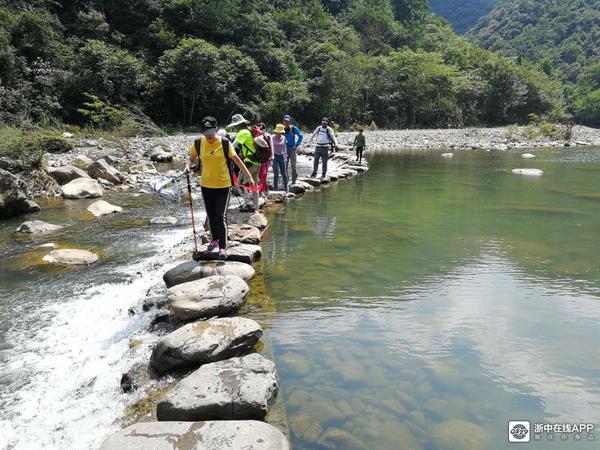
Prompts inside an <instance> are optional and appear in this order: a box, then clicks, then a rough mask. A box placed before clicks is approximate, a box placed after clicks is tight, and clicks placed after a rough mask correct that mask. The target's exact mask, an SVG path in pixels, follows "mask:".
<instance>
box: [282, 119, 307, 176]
mask: <svg viewBox="0 0 600 450" xmlns="http://www.w3.org/2000/svg"><path fill="white" fill-rule="evenodd" d="M292 120H293V119H292V116H290V115H289V114H286V115H285V116H283V126H284V136H285V141H286V144H285V145H286V150H287V165H286V168H285V172H286V175H287V177H288V180H289V179H290V171H291V178H292V184H293V183H295V182H296V179H297V178H298V171H297V169H296V151H297V150H298V147H300V145H302V140H303V139H304V135H303V134H302V132H301V131H300V129H299V128H298V127H297V126H295V125H293V124H292Z"/></svg>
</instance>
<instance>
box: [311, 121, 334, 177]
mask: <svg viewBox="0 0 600 450" xmlns="http://www.w3.org/2000/svg"><path fill="white" fill-rule="evenodd" d="M315 138H316V139H317V147H316V148H315V161H314V164H313V173H312V174H311V176H310V177H311V178H315V177H316V176H317V171H318V169H319V160H320V159H322V160H323V169H322V172H321V173H322V174H323V178H325V177H327V159H328V158H329V147H330V146H332V149H333V148H337V146H338V143H337V139H336V138H335V133H334V131H333V129H332V128H331V127H330V126H329V119H327V117H323V120H321V125H319V126H318V127H317V128H316V129H315V131H314V132H313V134H312V135H311V136H310V139H309V140H308V145H310V144H312V141H313V140H314V139H315Z"/></svg>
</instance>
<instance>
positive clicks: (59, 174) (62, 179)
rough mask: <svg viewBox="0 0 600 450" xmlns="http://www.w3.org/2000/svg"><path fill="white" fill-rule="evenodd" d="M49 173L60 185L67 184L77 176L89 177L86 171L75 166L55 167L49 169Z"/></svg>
mask: <svg viewBox="0 0 600 450" xmlns="http://www.w3.org/2000/svg"><path fill="white" fill-rule="evenodd" d="M49 174H50V176H51V177H52V178H54V179H55V180H56V181H57V182H58V184H60V185H63V184H67V183H69V182H70V181H73V180H76V179H77V178H90V176H89V175H88V174H87V172H85V171H83V170H81V169H79V168H78V167H75V166H61V167H57V168H56V169H52V170H50V172H49Z"/></svg>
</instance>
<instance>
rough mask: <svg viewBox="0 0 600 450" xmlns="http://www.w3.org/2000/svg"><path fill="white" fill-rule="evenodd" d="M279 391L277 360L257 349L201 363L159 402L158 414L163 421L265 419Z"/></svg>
mask: <svg viewBox="0 0 600 450" xmlns="http://www.w3.org/2000/svg"><path fill="white" fill-rule="evenodd" d="M276 394H277V372H276V370H275V364H274V363H273V361H270V360H268V359H267V358H265V357H264V356H261V355H259V354H258V353H253V354H251V355H247V356H244V357H241V358H231V359H229V360H227V361H220V362H216V363H212V364H206V365H204V366H202V367H200V368H199V369H198V370H196V371H195V372H193V373H192V374H190V375H189V376H187V377H186V378H184V379H183V380H182V381H181V382H179V384H177V385H176V386H175V387H174V388H173V390H172V391H171V392H169V393H168V394H167V396H166V397H165V398H164V399H163V400H161V401H160V402H159V403H158V405H157V409H156V416H157V418H158V420H159V421H169V420H186V421H194V420H240V419H262V418H263V417H265V416H266V415H267V412H268V411H269V408H270V407H271V404H272V403H273V400H274V399H275V395H276Z"/></svg>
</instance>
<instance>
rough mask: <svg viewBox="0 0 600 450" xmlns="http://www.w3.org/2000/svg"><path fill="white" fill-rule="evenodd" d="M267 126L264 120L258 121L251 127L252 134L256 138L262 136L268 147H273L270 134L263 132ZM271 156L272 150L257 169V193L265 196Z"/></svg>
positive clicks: (267, 191)
mask: <svg viewBox="0 0 600 450" xmlns="http://www.w3.org/2000/svg"><path fill="white" fill-rule="evenodd" d="M266 129H267V126H266V125H265V123H264V122H259V123H258V124H256V125H255V126H254V127H252V136H254V137H255V138H257V137H258V136H262V137H263V138H265V140H266V141H267V144H269V147H271V148H272V147H273V145H272V143H271V136H270V135H269V134H268V133H266V132H265V130H266ZM272 157H273V152H271V155H270V157H269V158H268V159H266V160H265V161H264V162H263V163H262V164H261V165H260V169H259V170H258V181H259V183H258V187H259V188H260V190H259V191H258V192H259V195H260V196H263V197H266V196H267V195H268V194H269V182H268V181H267V175H268V174H269V167H271V158H272Z"/></svg>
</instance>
